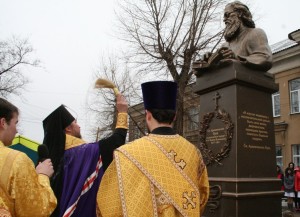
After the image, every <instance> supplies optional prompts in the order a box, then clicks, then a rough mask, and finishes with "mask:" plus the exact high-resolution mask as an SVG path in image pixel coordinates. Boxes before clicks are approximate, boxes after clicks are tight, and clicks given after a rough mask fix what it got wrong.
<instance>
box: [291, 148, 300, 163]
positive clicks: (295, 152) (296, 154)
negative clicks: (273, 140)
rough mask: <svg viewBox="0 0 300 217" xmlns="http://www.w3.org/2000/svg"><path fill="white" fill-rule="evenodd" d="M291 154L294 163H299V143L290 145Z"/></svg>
mask: <svg viewBox="0 0 300 217" xmlns="http://www.w3.org/2000/svg"><path fill="white" fill-rule="evenodd" d="M292 156H293V162H294V164H295V165H300V145H292Z"/></svg>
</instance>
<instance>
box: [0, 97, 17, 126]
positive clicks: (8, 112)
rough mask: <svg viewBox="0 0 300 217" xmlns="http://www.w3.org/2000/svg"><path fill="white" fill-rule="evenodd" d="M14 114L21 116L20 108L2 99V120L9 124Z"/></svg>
mask: <svg viewBox="0 0 300 217" xmlns="http://www.w3.org/2000/svg"><path fill="white" fill-rule="evenodd" d="M14 113H17V114H19V110H18V108H17V107H16V106H14V105H13V104H12V103H10V102H8V101H7V100H5V99H3V98H0V118H5V120H6V122H7V123H9V122H10V120H11V119H12V117H13V114H14Z"/></svg>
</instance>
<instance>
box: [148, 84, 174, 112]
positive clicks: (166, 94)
mask: <svg viewBox="0 0 300 217" xmlns="http://www.w3.org/2000/svg"><path fill="white" fill-rule="evenodd" d="M142 92H143V99H144V107H145V109H147V110H151V109H168V110H174V111H175V110H176V96H177V83H175V82H173V81H151V82H146V83H143V84H142Z"/></svg>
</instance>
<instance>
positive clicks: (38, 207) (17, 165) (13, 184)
mask: <svg viewBox="0 0 300 217" xmlns="http://www.w3.org/2000/svg"><path fill="white" fill-rule="evenodd" d="M12 151H13V152H17V154H16V156H15V158H14V159H13V160H12V159H10V163H11V164H12V165H11V169H10V170H9V171H8V172H7V171H6V172H4V170H3V169H4V168H5V167H7V166H8V165H7V163H6V162H7V161H6V158H7V156H9V154H10V152H12ZM0 173H1V177H2V178H3V177H7V182H6V185H4V183H3V182H2V181H1V183H0V185H1V186H0V187H1V191H0V193H1V195H0V197H1V198H2V203H4V204H5V206H6V207H7V208H8V211H9V212H10V213H11V215H12V216H36V215H37V213H38V214H39V216H49V215H50V214H51V213H52V211H53V210H54V208H55V207H56V203H57V202H56V198H55V196H54V193H53V191H52V189H51V187H50V182H49V178H48V177H47V176H45V175H42V174H40V175H38V174H37V173H36V171H35V168H34V165H33V162H32V161H31V160H30V159H29V158H28V157H27V156H26V154H24V153H22V152H18V151H15V150H11V149H9V148H6V147H4V145H3V144H2V142H0Z"/></svg>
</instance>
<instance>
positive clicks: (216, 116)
mask: <svg viewBox="0 0 300 217" xmlns="http://www.w3.org/2000/svg"><path fill="white" fill-rule="evenodd" d="M277 90H278V85H277V84H275V83H274V80H273V78H272V77H270V76H267V75H266V74H265V73H264V72H259V71H254V70H251V69H249V68H246V67H244V66H243V65H241V64H240V63H238V62H233V63H232V64H229V65H227V66H225V67H223V68H220V69H215V70H211V71H207V72H203V73H201V74H200V75H199V76H198V77H197V81H196V85H195V88H194V92H196V93H197V94H199V95H200V117H201V124H200V138H201V144H200V149H201V151H202V154H203V156H204V158H205V160H206V163H207V164H208V166H207V168H208V175H209V181H210V186H211V196H210V199H209V202H208V204H207V207H206V209H205V212H204V214H203V216H205V217H221V216H222V217H253V216H258V217H281V197H282V196H283V192H282V191H280V180H278V179H277V177H276V154H275V138H274V123H273V115H272V97H271V94H272V93H274V92H276V91H277Z"/></svg>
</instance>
